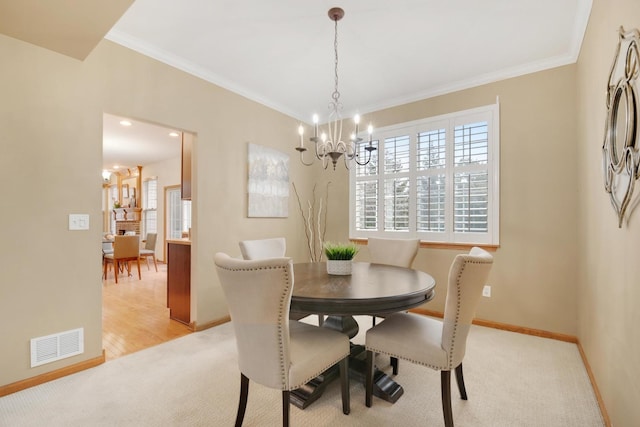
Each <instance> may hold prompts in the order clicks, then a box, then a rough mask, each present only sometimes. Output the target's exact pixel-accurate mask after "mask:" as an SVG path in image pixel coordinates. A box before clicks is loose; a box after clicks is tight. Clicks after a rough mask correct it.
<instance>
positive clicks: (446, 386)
mask: <svg viewBox="0 0 640 427" xmlns="http://www.w3.org/2000/svg"><path fill="white" fill-rule="evenodd" d="M440 381H441V391H442V412H444V425H445V427H453V411H451V371H440Z"/></svg>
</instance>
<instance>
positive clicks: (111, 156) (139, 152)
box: [102, 114, 182, 172]
mask: <svg viewBox="0 0 640 427" xmlns="http://www.w3.org/2000/svg"><path fill="white" fill-rule="evenodd" d="M122 120H128V121H129V122H131V126H123V125H121V124H120V122H121V121H122ZM171 132H177V133H178V134H180V131H179V130H175V129H169V128H166V127H163V126H158V125H155V124H152V123H146V122H142V121H139V120H131V119H129V118H126V117H120V116H114V115H111V114H104V115H103V135H102V165H103V166H102V167H103V169H106V170H109V171H111V172H114V171H115V170H117V169H123V168H124V169H130V168H133V169H135V167H136V166H138V165H140V166H145V165H150V164H153V163H157V162H161V161H163V160H167V159H171V158H176V157H179V156H180V154H181V151H182V139H181V137H180V136H178V137H174V136H170V135H169V133H171Z"/></svg>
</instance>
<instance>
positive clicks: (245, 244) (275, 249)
mask: <svg viewBox="0 0 640 427" xmlns="http://www.w3.org/2000/svg"><path fill="white" fill-rule="evenodd" d="M239 245H240V252H241V253H242V258H244V259H264V258H279V257H283V256H285V253H286V251H287V241H286V239H285V238H284V237H274V238H271V239H257V240H242V241H240V243H239Z"/></svg>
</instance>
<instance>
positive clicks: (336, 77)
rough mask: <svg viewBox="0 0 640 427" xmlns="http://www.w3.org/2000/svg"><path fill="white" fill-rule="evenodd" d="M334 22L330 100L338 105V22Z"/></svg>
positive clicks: (335, 20)
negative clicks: (333, 68)
mask: <svg viewBox="0 0 640 427" xmlns="http://www.w3.org/2000/svg"><path fill="white" fill-rule="evenodd" d="M334 22H335V37H334V40H333V51H334V53H335V62H334V64H335V83H336V84H335V89H334V91H333V94H332V95H331V98H333V101H334V102H335V103H336V104H338V99H340V92H338V20H337V19H334Z"/></svg>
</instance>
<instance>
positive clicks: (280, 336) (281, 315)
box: [220, 266, 417, 391]
mask: <svg viewBox="0 0 640 427" xmlns="http://www.w3.org/2000/svg"><path fill="white" fill-rule="evenodd" d="M220 268H223V269H225V270H228V271H257V270H274V269H277V270H282V271H283V272H284V273H285V274H286V268H285V267H284V266H278V267H259V268H224V267H220ZM286 276H287V277H286V282H287V286H286V287H285V288H284V292H283V293H282V295H280V309H279V311H278V343H279V346H280V373H281V375H282V390H285V391H290V390H294V389H296V388H299V387H300V386H301V385H303V384H306V383H308V382H309V381H311V380H312V379H314V378H316V377H317V376H318V375H320V374H322V373H323V372H324V371H326V370H327V369H329V368H330V367H332V366H333V365H335V364H336V363H338V362H340V361H341V360H342V359H343V358H342V357H341V358H340V359H338V360H336V361H335V362H333V363H329V364H328V365H327V366H325V367H323V368H322V369H319V370H318V371H317V372H316V373H315V374H313V375H311V376H309V378H307V379H305V380H304V381H302V382H301V383H300V384H296V385H295V386H293V387H291V386H290V385H289V384H287V378H286V374H285V372H286V367H285V363H284V338H283V333H284V331H283V330H282V322H283V319H284V320H288V318H289V315H288V313H285V312H284V311H283V310H282V309H283V306H284V303H285V302H286V295H287V293H288V292H289V289H290V288H291V277H290V276H289V275H286ZM285 314H286V316H285ZM232 320H233V319H232ZM346 356H347V355H345V356H344V357H346ZM416 363H417V362H416Z"/></svg>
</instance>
